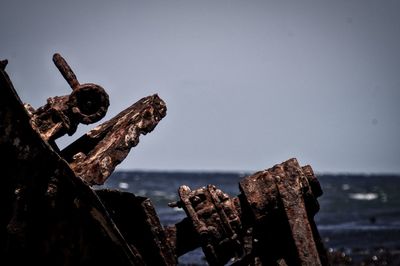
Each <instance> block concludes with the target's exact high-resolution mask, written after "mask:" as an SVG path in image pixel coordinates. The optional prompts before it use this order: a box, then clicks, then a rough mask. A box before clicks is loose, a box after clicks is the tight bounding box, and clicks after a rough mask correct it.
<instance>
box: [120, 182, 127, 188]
mask: <svg viewBox="0 0 400 266" xmlns="http://www.w3.org/2000/svg"><path fill="white" fill-rule="evenodd" d="M118 187H119V188H122V189H128V188H129V184H128V183H126V182H119V184H118Z"/></svg>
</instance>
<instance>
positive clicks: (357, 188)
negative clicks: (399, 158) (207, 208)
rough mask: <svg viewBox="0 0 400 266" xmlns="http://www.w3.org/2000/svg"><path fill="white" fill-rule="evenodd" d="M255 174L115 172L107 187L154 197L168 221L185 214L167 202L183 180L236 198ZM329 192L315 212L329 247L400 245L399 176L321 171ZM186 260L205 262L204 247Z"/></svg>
mask: <svg viewBox="0 0 400 266" xmlns="http://www.w3.org/2000/svg"><path fill="white" fill-rule="evenodd" d="M248 174H250V173H211V172H207V173H201V172H192V173H191V172H145V171H132V172H121V171H120V172H115V173H114V174H113V175H112V176H111V177H110V178H109V179H108V181H107V182H106V184H105V185H104V187H107V188H114V189H120V190H124V191H129V192H132V193H134V194H135V195H138V196H145V197H148V198H150V199H151V201H152V202H153V204H154V206H155V208H156V211H157V214H158V216H159V218H160V221H161V223H162V224H163V225H171V224H175V223H176V222H178V221H180V220H181V219H183V218H184V217H186V216H185V213H184V212H183V211H182V210H181V209H178V208H170V207H168V205H167V204H168V203H169V202H172V201H176V200H177V199H178V196H177V195H178V194H177V190H178V188H179V186H181V185H187V186H189V187H190V188H191V189H197V188H200V187H202V186H206V185H208V184H213V185H216V186H217V187H218V188H220V189H222V190H223V191H224V192H226V193H227V194H229V195H230V196H231V197H234V196H236V195H238V194H239V193H240V192H239V187H238V182H239V180H240V179H242V178H243V177H245V176H247V175H248ZM317 178H318V180H319V181H320V183H321V186H322V189H323V191H324V194H323V195H322V196H321V197H320V198H319V199H318V201H319V203H320V206H321V209H320V211H319V212H318V213H317V215H316V216H315V221H316V224H317V226H318V229H319V232H320V234H321V237H322V238H323V240H324V243H325V246H326V247H327V248H330V249H333V250H335V249H344V250H345V251H348V252H351V250H356V249H374V248H388V249H400V176H394V175H345V174H338V175H324V174H317ZM179 262H180V263H182V264H205V261H204V259H203V253H202V251H201V249H197V250H195V251H192V252H191V253H188V254H186V255H184V256H182V257H180V258H179Z"/></svg>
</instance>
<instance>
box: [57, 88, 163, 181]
mask: <svg viewBox="0 0 400 266" xmlns="http://www.w3.org/2000/svg"><path fill="white" fill-rule="evenodd" d="M166 111H167V108H166V105H165V103H164V101H163V100H162V99H161V98H160V97H158V95H156V94H155V95H152V96H148V97H145V98H143V99H141V100H139V101H138V102H136V103H135V104H133V105H132V106H130V107H128V108H127V109H125V110H124V111H122V112H121V113H119V114H118V115H117V116H115V117H114V118H112V119H110V120H109V121H107V122H105V123H103V124H101V125H99V126H97V127H96V128H95V129H93V130H91V131H89V132H88V133H86V134H85V135H83V136H82V137H80V138H79V139H78V140H76V141H75V142H73V143H72V144H70V145H69V146H68V147H66V148H65V149H64V150H63V151H62V152H61V155H62V156H63V157H64V158H65V159H66V160H67V161H68V162H69V164H70V166H71V168H72V169H73V170H74V172H75V174H76V175H77V176H79V177H80V178H82V179H83V180H85V181H86V182H88V183H89V184H92V185H93V184H97V185H100V184H103V183H104V182H105V181H106V179H107V178H108V177H109V176H110V175H111V173H112V172H113V171H114V169H115V167H116V166H117V165H118V164H119V163H121V162H122V160H124V159H125V157H126V156H127V155H128V153H129V151H130V150H131V148H132V147H134V146H136V145H137V144H138V143H139V137H140V135H142V134H144V135H145V134H147V133H149V132H151V131H152V130H153V129H154V128H155V127H156V126H157V124H158V122H159V121H160V120H161V119H162V118H163V117H164V116H165V115H166Z"/></svg>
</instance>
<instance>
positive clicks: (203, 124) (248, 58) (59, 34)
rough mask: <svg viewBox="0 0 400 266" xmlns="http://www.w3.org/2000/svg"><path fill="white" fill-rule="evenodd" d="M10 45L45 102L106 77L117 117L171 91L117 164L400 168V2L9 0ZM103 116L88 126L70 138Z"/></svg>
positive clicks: (6, 27) (31, 91)
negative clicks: (72, 80) (71, 76)
mask: <svg viewBox="0 0 400 266" xmlns="http://www.w3.org/2000/svg"><path fill="white" fill-rule="evenodd" d="M0 6H1V8H0V13H1V15H0V32H1V42H0V58H1V59H4V58H7V59H9V65H8V66H7V70H8V73H9V74H10V76H11V79H12V81H13V83H14V85H15V87H16V89H17V91H18V93H19V95H20V97H21V98H22V100H23V101H25V102H29V103H31V104H32V105H33V106H34V107H39V106H41V105H43V104H44V103H45V101H46V98H47V97H50V96H55V95H65V94H67V93H69V88H68V85H67V83H66V82H65V81H64V80H63V79H62V77H61V75H60V74H59V73H58V70H57V69H56V68H55V67H54V65H53V63H52V60H51V58H52V55H53V53H54V52H60V53H61V54H62V55H63V56H64V57H65V58H66V60H67V61H68V62H69V63H70V65H71V66H72V68H73V69H74V71H75V73H76V75H77V77H78V79H79V80H80V82H81V83H85V82H93V83H98V84H100V85H101V86H103V87H104V88H105V89H106V90H107V91H108V93H109V95H110V102H111V106H110V109H109V112H108V114H107V116H106V119H108V118H111V117H112V116H114V115H116V114H117V113H118V112H119V111H121V110H122V109H124V108H126V107H127V106H129V105H131V104H132V103H133V102H135V101H136V100H138V99H140V98H141V97H144V96H147V95H149V94H153V93H158V94H159V95H160V96H161V97H162V98H163V99H164V100H165V102H166V103H167V107H168V113H167V116H166V118H165V119H164V120H163V121H161V123H160V124H159V126H158V127H157V128H156V129H155V131H154V132H153V133H151V134H149V135H147V136H142V138H141V142H140V144H139V146H138V147H137V148H135V149H133V150H132V151H131V153H130V154H129V156H128V158H127V159H126V160H125V161H124V162H123V164H122V165H121V166H120V167H119V168H118V169H152V170H165V169H166V170H176V169H180V170H228V171H235V170H249V171H252V170H259V169H263V168H267V167H270V166H272V165H273V164H275V163H279V162H281V161H284V160H286V159H288V158H291V157H296V158H297V159H298V160H299V161H300V163H301V164H311V165H312V166H313V168H314V169H315V170H316V171H319V172H362V173H378V172H388V173H400V141H399V136H400V118H399V114H400V107H399V102H400V16H399V14H400V1H378V0H376V1H368V0H359V1H343V0H337V1H233V0H232V1H41V0H39V1H18V0H17V1H16V0H12V1H9V0H6V1H5V0H2V2H1V5H0ZM91 128H93V125H89V126H80V129H79V132H77V133H76V134H75V136H74V137H63V138H62V139H60V141H58V143H59V145H60V146H65V145H66V144H67V143H69V142H71V141H72V140H73V139H74V138H77V137H78V136H80V135H81V134H83V133H84V132H86V131H88V130H90V129H91Z"/></svg>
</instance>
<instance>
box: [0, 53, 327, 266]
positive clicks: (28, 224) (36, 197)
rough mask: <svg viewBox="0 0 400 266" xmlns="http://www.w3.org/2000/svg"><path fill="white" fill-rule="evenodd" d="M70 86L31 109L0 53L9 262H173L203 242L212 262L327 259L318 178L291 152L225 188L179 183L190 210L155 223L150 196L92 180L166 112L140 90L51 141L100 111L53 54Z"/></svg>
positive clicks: (92, 92) (98, 100) (3, 239)
mask: <svg viewBox="0 0 400 266" xmlns="http://www.w3.org/2000/svg"><path fill="white" fill-rule="evenodd" d="M53 61H54V63H55V65H56V66H57V68H58V69H59V71H60V72H61V74H62V75H63V77H64V78H65V79H66V81H67V82H68V84H69V86H70V87H71V88H72V92H71V93H70V94H69V95H66V96H61V97H53V98H49V99H48V100H47V104H46V105H44V106H43V107H40V108H38V109H37V110H35V109H34V108H32V107H31V106H30V105H28V104H26V105H23V104H22V102H21V100H20V99H19V97H18V95H17V94H16V92H15V89H14V87H13V85H12V83H11V81H10V79H9V77H8V75H7V73H6V72H5V67H6V65H7V61H6V60H3V61H0V156H1V158H0V159H1V160H0V161H1V163H2V186H1V188H0V197H1V199H0V205H1V209H2V210H3V213H4V215H3V216H2V219H1V231H0V243H1V247H0V256H1V257H2V258H4V261H9V262H10V263H12V265H26V264H32V263H35V264H41V265H95V264H96V265H105V264H112V265H176V264H178V261H179V260H178V259H179V257H180V256H182V255H183V254H185V253H187V252H189V251H191V250H193V249H195V248H198V247H201V248H202V250H203V252H204V255H205V258H206V260H207V262H208V264H209V265H225V264H231V265H289V266H290V265H328V260H327V256H326V253H325V249H324V246H323V243H322V241H321V238H320V236H319V234H318V230H317V227H316V225H315V222H314V215H315V214H316V213H317V212H318V210H319V204H318V201H317V198H318V197H319V196H321V195H322V190H321V187H320V185H319V183H318V180H317V178H316V177H315V175H314V173H313V170H312V168H311V167H310V166H300V165H299V163H298V162H297V160H296V159H290V160H287V161H285V162H283V163H281V164H277V165H275V166H273V167H272V168H269V169H266V170H264V171H260V172H257V173H254V174H253V175H250V176H247V177H245V178H243V179H242V180H241V181H240V183H239V189H240V194H239V195H237V196H235V197H230V196H229V195H227V194H226V193H224V192H223V191H221V190H220V189H218V188H217V187H216V186H214V185H208V186H206V187H202V188H198V189H194V190H191V189H190V188H189V187H187V186H185V185H183V186H181V187H179V189H178V196H179V200H178V201H177V202H173V203H170V206H171V207H179V208H182V209H183V210H184V211H185V213H186V215H187V217H186V218H185V219H183V220H182V221H180V222H178V223H177V224H175V225H169V226H166V227H164V226H162V225H161V223H160V221H159V219H158V216H157V213H156V211H155V208H154V207H153V205H152V203H151V201H150V199H148V198H144V197H137V196H135V195H134V194H132V193H128V192H122V191H118V190H108V189H93V187H92V185H99V184H103V183H104V182H105V181H106V180H107V178H108V177H109V176H110V175H111V173H112V172H113V171H114V169H115V167H116V166H117V165H118V164H119V163H120V162H121V161H122V160H124V158H125V157H126V156H127V154H128V153H129V151H130V150H131V148H132V147H134V146H136V145H137V144H138V142H139V136H140V135H142V134H147V133H149V132H151V131H152V130H153V129H154V128H155V127H156V126H157V124H158V123H159V121H160V120H161V119H162V118H163V117H164V116H165V115H166V105H165V103H164V102H163V100H162V99H161V98H159V97H158V96H157V95H152V96H148V97H145V98H143V99H141V100H139V101H138V102H136V103H135V104H133V105H132V106H130V107H128V108H127V109H126V110H124V111H122V112H121V113H120V114H118V115H117V116H115V117H114V118H112V119H110V120H109V121H107V122H104V123H102V124H101V125H99V126H97V127H96V128H94V129H93V130H91V131H89V132H88V133H86V134H84V135H83V136H82V137H80V138H79V139H77V140H76V141H75V142H73V143H72V144H71V145H69V146H68V147H66V148H65V149H63V150H59V149H58V147H57V145H56V143H55V139H57V138H59V137H61V136H62V135H64V134H69V135H71V134H73V133H74V132H75V131H76V129H77V126H78V124H79V123H84V124H90V123H94V122H97V121H99V120H100V119H101V118H103V117H104V116H105V114H106V112H107V109H108V106H109V100H108V95H107V93H106V92H105V90H104V89H103V88H102V87H101V86H99V85H96V84H92V83H86V84H80V83H79V82H78V80H77V78H76V76H75V74H74V72H73V71H72V69H71V68H70V67H69V65H68V64H67V62H66V61H65V60H64V59H63V58H62V57H61V56H60V55H59V54H55V55H54V56H53Z"/></svg>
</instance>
